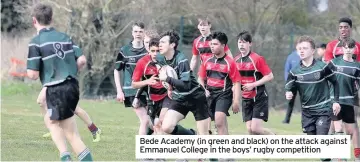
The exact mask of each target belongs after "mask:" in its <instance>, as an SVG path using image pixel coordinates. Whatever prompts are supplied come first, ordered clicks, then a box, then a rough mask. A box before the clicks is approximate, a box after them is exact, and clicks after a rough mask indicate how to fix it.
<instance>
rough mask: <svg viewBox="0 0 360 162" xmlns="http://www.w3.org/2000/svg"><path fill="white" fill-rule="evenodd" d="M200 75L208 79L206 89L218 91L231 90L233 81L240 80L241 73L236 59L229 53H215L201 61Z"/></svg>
mask: <svg viewBox="0 0 360 162" xmlns="http://www.w3.org/2000/svg"><path fill="white" fill-rule="evenodd" d="M199 77H201V78H203V79H204V80H206V89H208V90H209V91H210V92H213V93H216V92H221V91H227V90H231V88H232V85H233V83H236V82H240V74H239V72H238V70H237V68H236V64H235V61H234V60H233V58H231V57H230V56H228V55H224V57H222V58H217V57H216V56H215V55H213V57H210V58H208V59H207V60H205V61H204V62H202V63H201V65H200V69H199Z"/></svg>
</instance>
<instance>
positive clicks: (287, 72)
mask: <svg viewBox="0 0 360 162" xmlns="http://www.w3.org/2000/svg"><path fill="white" fill-rule="evenodd" d="M290 70H291V63H290V55H289V56H288V57H287V59H286V62H285V70H284V78H285V81H286V80H287V77H288V76H289V71H290Z"/></svg>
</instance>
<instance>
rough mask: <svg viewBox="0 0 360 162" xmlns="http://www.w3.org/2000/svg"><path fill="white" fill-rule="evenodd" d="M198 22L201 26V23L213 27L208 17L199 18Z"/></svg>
mask: <svg viewBox="0 0 360 162" xmlns="http://www.w3.org/2000/svg"><path fill="white" fill-rule="evenodd" d="M198 21H199V24H200V23H207V24H208V25H211V22H210V20H209V18H208V17H201V18H198Z"/></svg>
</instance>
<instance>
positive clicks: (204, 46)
mask: <svg viewBox="0 0 360 162" xmlns="http://www.w3.org/2000/svg"><path fill="white" fill-rule="evenodd" d="M210 44H211V37H203V36H202V35H200V36H199V37H197V38H196V39H195V40H194V42H193V47H192V53H193V55H200V60H201V61H202V62H203V61H205V60H207V59H208V58H210V57H212V52H211V49H210ZM224 50H225V52H227V51H228V50H229V47H228V45H226V46H225V47H224Z"/></svg>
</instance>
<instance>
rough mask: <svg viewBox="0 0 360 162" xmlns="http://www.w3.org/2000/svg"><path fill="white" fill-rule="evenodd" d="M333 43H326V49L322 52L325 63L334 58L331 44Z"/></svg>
mask: <svg viewBox="0 0 360 162" xmlns="http://www.w3.org/2000/svg"><path fill="white" fill-rule="evenodd" d="M332 44H333V43H328V44H327V45H326V49H325V53H324V61H325V62H326V63H329V61H330V60H332V59H334V56H333V49H334V48H335V47H333V45H332Z"/></svg>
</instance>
